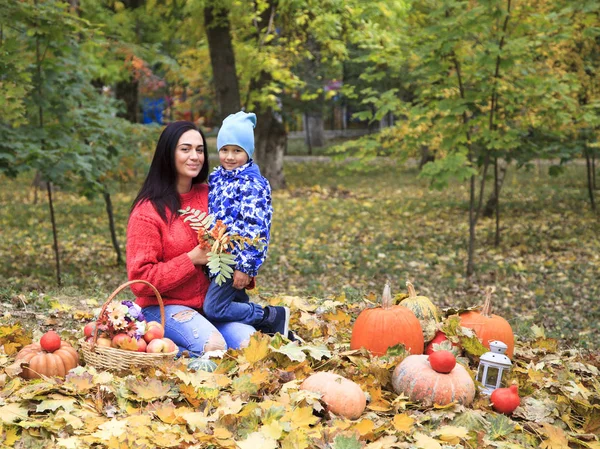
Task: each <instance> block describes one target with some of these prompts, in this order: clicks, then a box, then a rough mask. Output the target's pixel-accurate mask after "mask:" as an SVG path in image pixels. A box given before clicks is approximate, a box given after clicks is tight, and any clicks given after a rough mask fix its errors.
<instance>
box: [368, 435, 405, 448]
mask: <svg viewBox="0 0 600 449" xmlns="http://www.w3.org/2000/svg"><path fill="white" fill-rule="evenodd" d="M397 441H398V438H396V437H395V436H394V435H386V436H384V437H382V438H379V439H378V440H377V441H373V442H372V443H370V444H367V448H366V449H388V448H390V447H397V446H396V445H395V443H396V442H397Z"/></svg>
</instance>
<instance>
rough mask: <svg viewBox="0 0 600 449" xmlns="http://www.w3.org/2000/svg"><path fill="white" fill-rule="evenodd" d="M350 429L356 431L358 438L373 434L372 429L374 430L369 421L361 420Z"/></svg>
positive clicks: (373, 425) (372, 423)
mask: <svg viewBox="0 0 600 449" xmlns="http://www.w3.org/2000/svg"><path fill="white" fill-rule="evenodd" d="M352 428H353V429H354V430H356V431H357V432H358V433H359V434H360V436H365V435H367V434H369V433H371V432H373V429H374V428H375V423H374V422H373V421H371V420H370V419H361V420H360V421H359V422H357V423H356V424H354V426H353V427H352Z"/></svg>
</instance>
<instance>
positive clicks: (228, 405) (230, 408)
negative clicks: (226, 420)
mask: <svg viewBox="0 0 600 449" xmlns="http://www.w3.org/2000/svg"><path fill="white" fill-rule="evenodd" d="M242 407H244V401H242V399H241V398H237V399H233V398H232V397H231V395H230V394H227V395H224V396H221V398H220V399H219V413H220V414H221V415H223V416H224V415H237V414H238V413H239V412H240V410H241V409H242Z"/></svg>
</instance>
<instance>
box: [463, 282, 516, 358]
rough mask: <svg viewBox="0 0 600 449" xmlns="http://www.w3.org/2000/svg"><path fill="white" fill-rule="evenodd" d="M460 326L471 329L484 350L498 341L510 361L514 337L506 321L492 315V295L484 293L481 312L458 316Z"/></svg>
mask: <svg viewBox="0 0 600 449" xmlns="http://www.w3.org/2000/svg"><path fill="white" fill-rule="evenodd" d="M460 325H461V326H463V327H467V328H469V329H473V331H474V332H475V334H476V335H477V338H479V340H481V343H482V344H483V346H485V347H486V348H488V349H489V348H490V341H494V340H500V341H501V342H503V343H505V344H506V346H508V349H507V350H506V355H507V356H508V357H509V358H511V359H512V356H513V352H514V350H515V336H514V334H513V330H512V327H510V324H509V323H508V321H506V320H505V319H504V318H502V317H501V316H499V315H493V314H492V293H491V290H489V289H488V290H487V291H486V297H485V302H484V304H483V308H482V309H481V312H478V311H477V310H470V311H468V312H464V313H461V314H460Z"/></svg>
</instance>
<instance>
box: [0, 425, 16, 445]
mask: <svg viewBox="0 0 600 449" xmlns="http://www.w3.org/2000/svg"><path fill="white" fill-rule="evenodd" d="M0 435H2V437H0V438H2V439H0V443H2V445H3V446H6V447H12V446H13V444H15V443H16V441H17V440H18V439H19V433H18V431H17V428H16V427H12V426H10V427H4V426H3V425H2V424H1V423H0Z"/></svg>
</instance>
